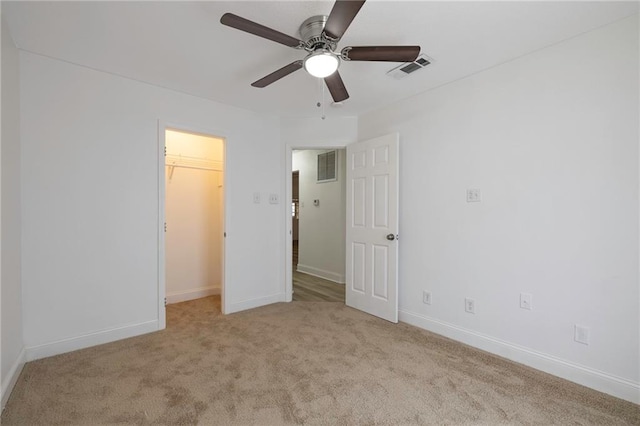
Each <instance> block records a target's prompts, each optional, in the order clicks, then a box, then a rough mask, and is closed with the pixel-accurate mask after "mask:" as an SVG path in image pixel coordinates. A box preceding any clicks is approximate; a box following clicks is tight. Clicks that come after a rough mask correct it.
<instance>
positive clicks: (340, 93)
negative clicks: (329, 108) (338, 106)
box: [324, 71, 349, 102]
mask: <svg viewBox="0 0 640 426" xmlns="http://www.w3.org/2000/svg"><path fill="white" fill-rule="evenodd" d="M324 82H325V83H326V84H327V87H328V88H329V92H330V93H331V97H332V98H333V102H342V101H344V100H346V99H349V93H348V92H347V88H346V87H344V83H343V82H342V78H341V77H340V73H338V71H336V72H334V73H333V74H331V75H330V76H329V77H325V78H324Z"/></svg>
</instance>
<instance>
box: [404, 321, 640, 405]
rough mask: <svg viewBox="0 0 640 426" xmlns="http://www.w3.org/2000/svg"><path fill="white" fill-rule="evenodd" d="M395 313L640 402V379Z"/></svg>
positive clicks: (541, 368)
mask: <svg viewBox="0 0 640 426" xmlns="http://www.w3.org/2000/svg"><path fill="white" fill-rule="evenodd" d="M398 313H399V319H400V321H402V322H405V323H407V324H411V325H414V326H416V327H420V328H423V329H425V330H429V331H432V332H434V333H436V334H440V335H442V336H445V337H448V338H450V339H453V340H457V341H459V342H462V343H465V344H467V345H470V346H473V347H475V348H478V349H482V350H484V351H487V352H490V353H492V354H495V355H498V356H501V357H503V358H507V359H509V360H511V361H515V362H519V363H521V364H524V365H527V366H529V367H532V368H535V369H537V370H541V371H544V372H545V373H549V374H553V375H554V376H558V377H561V378H563V379H566V380H569V381H571V382H574V383H578V384H580V385H583V386H587V387H589V388H591V389H595V390H597V391H600V392H604V393H607V394H609V395H613V396H615V397H617V398H621V399H624V400H627V401H631V402H633V403H635V404H640V383H636V382H633V381H630V380H626V379H623V378H620V377H616V376H612V375H610V374H607V373H604V372H602V371H598V370H595V369H592V368H589V367H585V366H582V365H578V364H574V363H571V362H569V361H565V360H563V359H560V358H556V357H554V356H551V355H546V354H543V353H540V352H536V351H533V350H531V349H528V348H525V347H522V346H518V345H514V344H512V343H509V342H505V341H502V340H499V339H495V338H493V337H491V336H487V335H484V334H481V333H477V332H475V331H472V330H468V329H465V328H462V327H458V326H457V325H453V324H449V323H446V322H444V321H440V320H436V319H433V318H429V317H426V316H424V315H421V314H417V313H414V312H409V311H405V310H400V311H399V312H398Z"/></svg>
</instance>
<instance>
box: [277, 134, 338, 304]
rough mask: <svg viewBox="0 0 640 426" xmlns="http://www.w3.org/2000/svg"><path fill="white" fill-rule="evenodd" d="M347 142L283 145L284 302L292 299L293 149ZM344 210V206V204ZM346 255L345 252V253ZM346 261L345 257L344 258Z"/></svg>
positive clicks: (325, 148)
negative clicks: (285, 206) (284, 187)
mask: <svg viewBox="0 0 640 426" xmlns="http://www.w3.org/2000/svg"><path fill="white" fill-rule="evenodd" d="M347 145H348V144H347V143H337V144H331V145H321V144H318V145H315V144H310V145H308V146H307V145H292V144H287V145H286V146H285V162H284V163H285V185H286V189H285V200H286V203H287V207H288V208H286V209H285V226H284V229H285V256H284V257H285V262H286V264H285V273H284V297H285V302H291V301H292V300H293V266H292V265H291V259H292V258H293V242H292V238H293V225H292V223H291V200H292V199H293V184H292V181H293V177H292V173H293V165H292V164H291V163H292V161H293V151H294V150H296V149H300V150H332V149H346V148H347ZM345 210H346V206H345ZM345 255H346V254H345ZM345 261H346V258H345Z"/></svg>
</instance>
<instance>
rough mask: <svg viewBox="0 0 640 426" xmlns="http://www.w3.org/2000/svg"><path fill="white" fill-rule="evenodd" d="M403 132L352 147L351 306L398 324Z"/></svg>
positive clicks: (349, 223) (349, 191)
mask: <svg viewBox="0 0 640 426" xmlns="http://www.w3.org/2000/svg"><path fill="white" fill-rule="evenodd" d="M398 139H399V138H398V134H391V135H387V136H382V137H379V138H376V139H370V140H367V141H362V142H357V143H354V144H351V145H348V146H347V233H346V236H347V238H346V243H347V247H346V255H347V262H346V304H347V305H348V306H351V307H353V308H356V309H360V310H361V311H364V312H367V313H369V314H372V315H375V316H378V317H380V318H383V319H386V320H388V321H391V322H398V242H397V239H398V236H397V233H398Z"/></svg>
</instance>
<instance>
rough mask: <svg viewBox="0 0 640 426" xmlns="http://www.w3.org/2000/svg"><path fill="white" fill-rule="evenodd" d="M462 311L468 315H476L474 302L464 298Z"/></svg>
mask: <svg viewBox="0 0 640 426" xmlns="http://www.w3.org/2000/svg"><path fill="white" fill-rule="evenodd" d="M464 310H465V312H469V313H470V314H475V313H476V301H475V300H473V299H469V298H465V299H464Z"/></svg>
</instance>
